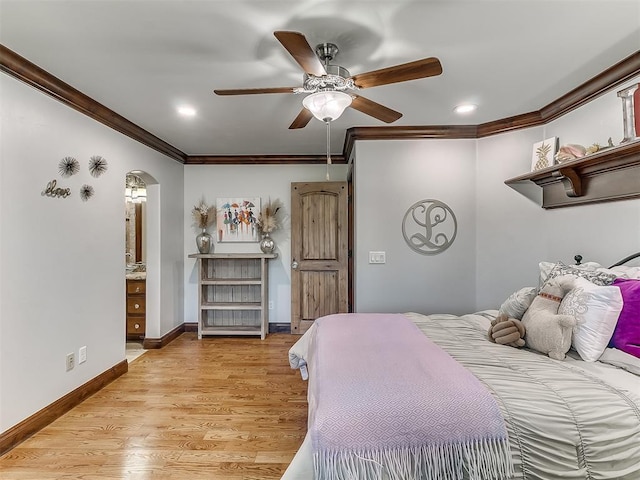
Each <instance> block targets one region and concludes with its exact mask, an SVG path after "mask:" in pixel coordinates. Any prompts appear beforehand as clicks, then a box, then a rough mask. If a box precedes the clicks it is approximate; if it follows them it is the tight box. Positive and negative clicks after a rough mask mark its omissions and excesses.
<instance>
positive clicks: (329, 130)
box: [326, 121, 331, 182]
mask: <svg viewBox="0 0 640 480" xmlns="http://www.w3.org/2000/svg"><path fill="white" fill-rule="evenodd" d="M326 124H327V182H328V181H329V165H331V126H330V125H331V121H327V122H326Z"/></svg>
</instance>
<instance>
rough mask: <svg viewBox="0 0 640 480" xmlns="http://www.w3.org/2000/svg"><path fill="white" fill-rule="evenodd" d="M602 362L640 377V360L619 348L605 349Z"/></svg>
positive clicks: (601, 358)
mask: <svg viewBox="0 0 640 480" xmlns="http://www.w3.org/2000/svg"><path fill="white" fill-rule="evenodd" d="M600 361H601V362H602V363H608V364H609V365H613V366H614V367H618V368H622V369H624V370H626V371H627V372H631V373H633V374H635V375H640V358H636V357H634V356H633V355H629V354H628V353H625V352H623V351H622V350H618V349H617V348H605V350H604V352H603V353H602V356H601V357H600Z"/></svg>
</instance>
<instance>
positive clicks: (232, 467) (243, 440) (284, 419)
mask: <svg viewBox="0 0 640 480" xmlns="http://www.w3.org/2000/svg"><path fill="white" fill-rule="evenodd" d="M298 338H299V337H297V336H291V335H288V334H272V335H268V336H267V338H266V339H265V340H263V341H261V340H260V339H259V338H251V337H245V338H238V337H230V338H226V337H207V338H205V339H203V340H198V339H197V335H196V333H195V332H188V333H184V334H182V335H181V336H180V337H179V338H177V339H176V340H175V341H173V342H172V343H170V344H169V345H167V346H166V347H164V348H162V349H158V350H149V351H147V352H146V353H145V354H144V355H143V356H141V357H139V358H138V359H136V360H135V361H134V362H132V363H131V364H130V365H129V371H128V372H127V373H126V374H125V375H123V376H121V377H120V378H118V379H117V380H115V381H114V382H112V383H111V384H109V385H107V386H106V387H105V388H103V389H102V390H100V391H99V392H97V393H95V394H94V395H93V396H91V397H90V398H88V399H86V400H85V401H84V402H83V403H81V404H80V405H78V406H77V407H75V408H74V409H72V410H71V411H69V412H68V413H67V414H65V415H64V416H62V417H60V418H59V419H57V420H56V421H54V422H53V423H51V424H50V425H49V426H48V427H46V428H44V429H43V430H41V431H40V432H38V433H36V434H35V435H34V436H33V437H31V438H29V439H27V440H26V441H24V442H23V443H22V444H20V445H18V446H17V447H15V448H14V449H13V450H10V451H9V452H7V453H6V454H5V455H4V456H2V457H0V478H2V479H4V478H7V479H15V480H36V479H37V480H68V479H74V480H106V479H110V480H113V479H127V480H148V479H153V480H178V479H179V480H183V479H186V478H189V479H190V480H192V479H193V480H198V479H207V480H217V479H221V480H222V479H224V480H254V479H255V480H258V479H260V480H271V479H279V478H280V477H281V476H282V474H283V473H284V471H285V470H286V468H287V466H288V464H289V462H290V461H291V460H292V459H293V456H294V455H295V452H296V451H297V449H298V448H299V446H300V445H301V444H302V441H303V439H304V436H305V433H306V422H307V402H306V389H307V384H306V382H303V381H302V380H301V379H300V375H299V373H298V372H296V371H293V370H291V369H290V368H289V364H288V350H289V348H290V346H291V345H292V344H293V343H294V342H295V341H296V340H297V339H298Z"/></svg>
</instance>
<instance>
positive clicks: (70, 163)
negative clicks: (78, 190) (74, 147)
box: [58, 157, 80, 178]
mask: <svg viewBox="0 0 640 480" xmlns="http://www.w3.org/2000/svg"><path fill="white" fill-rule="evenodd" d="M79 171H80V162H78V160H76V159H75V158H73V157H64V158H63V159H62V160H60V163H58V172H60V176H62V177H64V178H67V177H70V176H71V175H75V174H76V173H78V172H79Z"/></svg>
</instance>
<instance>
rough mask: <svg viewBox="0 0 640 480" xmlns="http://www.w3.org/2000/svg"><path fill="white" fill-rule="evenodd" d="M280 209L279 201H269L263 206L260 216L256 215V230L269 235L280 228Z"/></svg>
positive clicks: (280, 203)
mask: <svg viewBox="0 0 640 480" xmlns="http://www.w3.org/2000/svg"><path fill="white" fill-rule="evenodd" d="M281 209H282V202H281V201H280V200H279V199H277V198H276V199H275V200H273V201H272V200H271V199H269V201H268V202H267V203H265V204H264V206H263V207H262V210H261V211H260V215H258V222H257V225H258V229H259V230H260V232H262V233H271V232H273V231H274V230H277V229H278V228H280V219H279V218H278V212H279V211H280V210H281Z"/></svg>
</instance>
